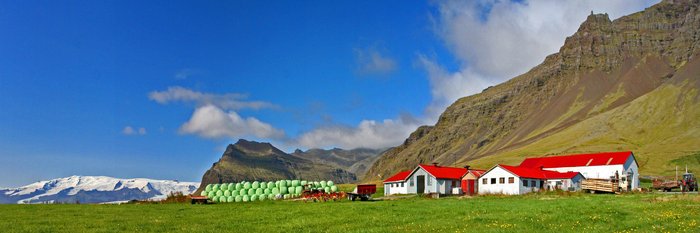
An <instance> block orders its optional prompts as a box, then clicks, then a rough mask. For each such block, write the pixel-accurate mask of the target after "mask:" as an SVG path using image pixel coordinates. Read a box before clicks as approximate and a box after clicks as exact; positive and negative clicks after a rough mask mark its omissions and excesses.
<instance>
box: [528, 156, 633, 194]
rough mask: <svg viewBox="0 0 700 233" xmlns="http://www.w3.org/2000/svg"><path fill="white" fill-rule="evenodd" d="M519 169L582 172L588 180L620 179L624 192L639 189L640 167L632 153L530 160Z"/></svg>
mask: <svg viewBox="0 0 700 233" xmlns="http://www.w3.org/2000/svg"><path fill="white" fill-rule="evenodd" d="M519 167H526V168H533V169H536V168H541V169H544V170H549V171H558V172H580V173H581V175H583V177H584V178H586V179H611V178H615V179H619V181H620V182H619V183H620V188H621V189H622V190H635V189H637V188H639V165H638V164H637V160H636V159H635V157H634V153H632V152H631V151H623V152H603V153H591V154H576V155H564V156H550V157H541V158H528V159H525V160H524V161H523V162H522V163H520V165H519Z"/></svg>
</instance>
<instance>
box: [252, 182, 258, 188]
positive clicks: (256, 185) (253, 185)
mask: <svg viewBox="0 0 700 233" xmlns="http://www.w3.org/2000/svg"><path fill="white" fill-rule="evenodd" d="M251 188H254V189H258V188H260V182H257V181H254V182H253V184H252V185H251Z"/></svg>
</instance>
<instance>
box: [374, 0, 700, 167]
mask: <svg viewBox="0 0 700 233" xmlns="http://www.w3.org/2000/svg"><path fill="white" fill-rule="evenodd" d="M698 5H699V1H696V0H676V1H664V2H661V3H659V4H656V5H654V6H652V7H650V8H647V9H645V10H644V11H642V12H638V13H635V14H632V15H628V16H624V17H621V18H619V19H616V20H614V21H611V20H610V19H609V17H608V15H607V14H591V15H590V16H589V17H588V18H587V19H586V20H585V21H584V22H583V23H582V24H581V26H580V27H579V30H578V31H577V32H576V33H574V34H573V35H572V36H570V37H568V38H567V39H566V41H565V43H564V45H563V46H562V47H561V49H560V50H559V52H558V53H555V54H552V55H549V56H547V57H546V58H545V60H544V62H543V63H541V64H540V65H538V66H536V67H534V68H532V69H531V70H530V71H528V72H527V73H525V74H522V75H520V76H517V77H514V78H513V79H511V80H509V81H507V82H505V83H502V84H500V85H497V86H494V87H490V88H488V89H486V90H484V91H483V92H482V93H479V94H475V95H472V96H468V97H464V98H461V99H459V100H457V101H456V102H455V103H453V104H452V105H451V106H449V107H448V108H447V109H446V110H445V112H444V113H442V115H441V116H440V118H439V120H438V122H437V124H436V125H435V126H424V127H420V128H419V129H418V130H416V132H414V133H413V134H411V136H410V137H409V138H408V139H407V140H406V141H405V142H404V144H403V145H400V146H398V147H395V148H393V149H391V150H389V151H387V152H385V153H383V154H382V155H381V157H380V158H379V159H378V160H377V162H376V163H375V164H374V166H373V167H372V168H371V169H370V170H369V171H368V173H367V176H366V178H365V179H370V180H372V179H375V178H376V177H380V178H386V177H388V176H390V175H391V174H393V173H394V172H396V171H399V170H404V169H409V168H413V167H414V166H415V165H416V164H418V163H431V162H439V163H442V164H445V165H454V166H462V165H465V164H471V165H476V166H480V167H483V168H488V167H491V166H493V164H494V163H497V162H498V163H503V162H505V163H508V162H511V163H519V161H520V160H522V158H523V157H525V156H532V155H548V154H562V153H574V152H587V151H601V150H604V151H611V150H633V151H635V155H637V157H638V158H637V159H638V160H640V161H642V163H644V164H640V165H643V166H642V168H641V170H642V172H645V173H651V174H662V173H666V172H668V171H669V169H670V167H671V166H672V164H674V162H673V161H685V160H684V159H683V158H685V157H687V156H695V155H694V154H696V153H698V151H700V143H697V142H700V130H698V129H700V125H699V124H698V123H697V120H694V119H700V118H698V117H699V116H700V115H698V113H699V109H700V105H698V77H700V71H698V68H697V67H698V66H700V63H699V62H698V61H696V60H697V59H696V57H697V54H698V50H697V48H698V43H700V35H699V34H698V33H700V12H699V11H698ZM523 46H527V45H523ZM669 106H670V107H669ZM674 133H675V134H674ZM647 163H648V164H649V165H648V166H644V165H646V164H647Z"/></svg>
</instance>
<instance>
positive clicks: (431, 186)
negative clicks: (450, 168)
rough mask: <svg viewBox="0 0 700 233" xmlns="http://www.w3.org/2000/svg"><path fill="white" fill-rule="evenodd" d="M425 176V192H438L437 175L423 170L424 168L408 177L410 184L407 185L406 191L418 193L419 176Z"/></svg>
mask: <svg viewBox="0 0 700 233" xmlns="http://www.w3.org/2000/svg"><path fill="white" fill-rule="evenodd" d="M421 175H423V176H425V191H424V193H436V192H438V184H437V183H438V182H437V179H435V177H433V176H432V175H430V174H429V173H428V172H426V171H425V170H423V168H420V167H419V168H418V170H416V172H414V173H413V174H411V176H409V177H408V179H407V181H406V183H407V184H408V185H407V187H406V192H407V193H417V191H418V176H421ZM411 181H412V182H411ZM411 184H413V185H411Z"/></svg>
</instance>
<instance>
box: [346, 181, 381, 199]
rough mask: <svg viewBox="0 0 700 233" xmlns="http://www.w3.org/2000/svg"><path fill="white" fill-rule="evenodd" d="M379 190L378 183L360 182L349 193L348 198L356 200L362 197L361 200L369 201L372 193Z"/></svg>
mask: <svg viewBox="0 0 700 233" xmlns="http://www.w3.org/2000/svg"><path fill="white" fill-rule="evenodd" d="M376 192H377V185H376V184H358V185H357V187H355V190H353V191H352V192H350V193H347V194H348V200H351V201H355V200H356V199H357V198H360V200H361V201H367V200H369V199H371V198H372V194H374V193H376Z"/></svg>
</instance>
